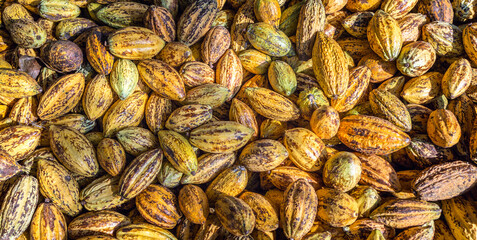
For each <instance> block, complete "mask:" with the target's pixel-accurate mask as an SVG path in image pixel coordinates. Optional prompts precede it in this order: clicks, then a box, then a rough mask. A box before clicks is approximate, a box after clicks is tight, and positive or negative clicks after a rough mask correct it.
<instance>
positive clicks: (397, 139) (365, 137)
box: [337, 115, 411, 155]
mask: <svg viewBox="0 0 477 240" xmlns="http://www.w3.org/2000/svg"><path fill="white" fill-rule="evenodd" d="M337 135H338V138H339V139H340V140H341V142H343V143H344V144H345V145H346V146H348V147H349V148H351V149H353V150H356V151H358V152H362V153H364V154H378V155H385V154H389V153H393V152H395V151H397V150H399V149H401V148H404V147H406V146H407V145H409V143H410V142H411V139H410V137H409V136H408V135H407V134H406V133H404V132H402V131H401V130H400V129H398V128H397V127H396V126H394V125H393V124H392V123H390V122H388V121H386V120H384V119H381V118H378V117H373V116H365V115H353V116H348V117H345V118H343V119H342V120H341V123H340V128H339V130H338V134H337Z"/></svg>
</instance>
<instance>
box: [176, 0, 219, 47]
mask: <svg viewBox="0 0 477 240" xmlns="http://www.w3.org/2000/svg"><path fill="white" fill-rule="evenodd" d="M216 14H217V1H216V0H198V1H193V2H192V3H191V4H190V5H188V6H187V8H186V9H185V10H184V12H183V13H182V15H181V17H180V18H179V22H178V23H177V38H178V40H179V41H180V42H182V43H185V44H186V45H188V46H190V45H193V44H194V43H196V42H197V41H199V39H200V38H202V37H203V36H204V35H205V34H206V33H207V31H209V29H210V27H211V25H212V22H213V20H214V19H215V15H216Z"/></svg>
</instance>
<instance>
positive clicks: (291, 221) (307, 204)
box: [280, 179, 318, 239]
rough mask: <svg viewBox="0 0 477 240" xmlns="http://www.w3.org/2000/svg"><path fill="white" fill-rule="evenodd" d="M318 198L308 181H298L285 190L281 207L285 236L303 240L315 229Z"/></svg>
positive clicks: (281, 220)
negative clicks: (302, 239)
mask: <svg viewBox="0 0 477 240" xmlns="http://www.w3.org/2000/svg"><path fill="white" fill-rule="evenodd" d="M317 205H318V198H317V196H316V193H315V189H314V188H313V187H312V186H311V185H310V184H309V183H308V182H307V181H306V180H302V179H300V180H297V181H295V182H293V183H292V184H290V185H289V186H288V188H287V189H286V190H285V194H284V197H283V202H282V204H281V206H280V222H281V226H282V228H283V231H284V233H285V236H287V237H288V238H291V239H301V238H302V237H304V236H305V234H307V233H308V232H309V231H310V230H311V228H312V227H313V222H314V220H315V215H316V212H317Z"/></svg>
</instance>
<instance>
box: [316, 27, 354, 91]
mask: <svg viewBox="0 0 477 240" xmlns="http://www.w3.org/2000/svg"><path fill="white" fill-rule="evenodd" d="M313 72H314V73H315V76H316V77H317V79H316V80H317V81H318V84H319V85H320V87H321V88H322V89H323V91H324V93H325V95H326V96H327V97H329V98H331V99H336V98H338V97H339V96H340V95H342V94H343V93H344V92H345V90H346V88H347V87H348V83H349V71H348V67H347V64H346V58H345V55H344V52H343V50H342V49H341V47H340V46H339V45H338V43H337V42H336V41H335V40H334V39H332V38H330V37H328V36H326V35H325V34H324V33H322V32H318V33H317V34H316V40H315V45H314V47H313Z"/></svg>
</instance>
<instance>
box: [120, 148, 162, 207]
mask: <svg viewBox="0 0 477 240" xmlns="http://www.w3.org/2000/svg"><path fill="white" fill-rule="evenodd" d="M162 158H163V154H162V151H161V149H153V150H150V151H147V152H145V153H143V154H141V155H139V156H137V157H136V158H134V160H133V161H132V162H131V163H130V164H129V165H128V166H127V167H126V169H124V172H123V174H122V176H121V179H120V181H119V194H120V195H121V196H122V197H124V198H129V199H130V198H133V197H135V196H137V195H138V194H139V193H141V191H143V190H144V189H146V188H147V186H149V185H150V184H151V183H152V182H153V181H154V179H155V178H156V176H157V174H158V173H159V170H160V169H161V164H162Z"/></svg>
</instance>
